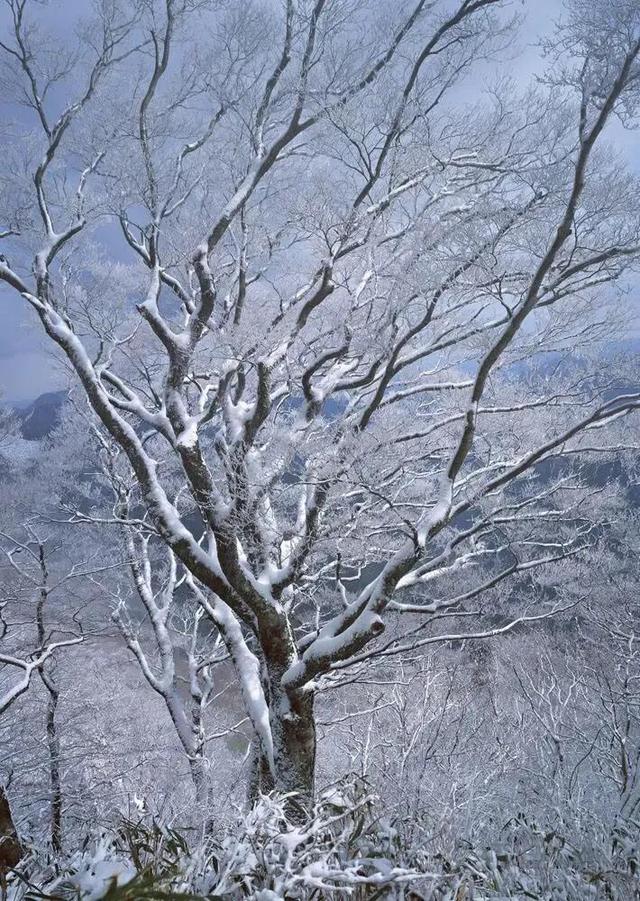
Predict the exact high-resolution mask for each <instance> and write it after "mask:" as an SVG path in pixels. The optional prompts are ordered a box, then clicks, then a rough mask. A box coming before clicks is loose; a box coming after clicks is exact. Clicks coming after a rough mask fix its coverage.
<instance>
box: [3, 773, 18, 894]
mask: <svg viewBox="0 0 640 901" xmlns="http://www.w3.org/2000/svg"><path fill="white" fill-rule="evenodd" d="M23 856H24V851H23V849H22V845H21V844H20V840H19V839H18V833H17V831H16V827H15V825H14V823H13V817H12V816H11V808H10V807H9V800H8V798H7V794H6V792H5V789H4V786H2V785H0V898H2V899H5V898H6V897H7V876H8V875H9V873H10V872H11V870H12V869H13V868H14V867H16V866H17V865H18V864H19V863H20V861H21V860H22V858H23Z"/></svg>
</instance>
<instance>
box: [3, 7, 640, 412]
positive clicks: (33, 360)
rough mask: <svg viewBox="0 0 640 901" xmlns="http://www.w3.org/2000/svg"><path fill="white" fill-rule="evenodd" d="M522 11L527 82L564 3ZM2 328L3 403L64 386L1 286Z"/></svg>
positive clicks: (520, 55) (629, 145) (69, 15)
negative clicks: (542, 42)
mask: <svg viewBox="0 0 640 901" xmlns="http://www.w3.org/2000/svg"><path fill="white" fill-rule="evenodd" d="M237 2H242V0H237ZM389 2H394V0H389ZM612 2H614V0H612ZM514 7H515V8H516V9H518V10H519V9H520V8H521V7H520V4H519V3H517V2H514ZM51 8H53V10H55V15H56V20H57V22H58V24H62V25H63V26H64V24H65V23H66V22H71V21H73V19H74V18H75V17H76V16H77V15H78V14H82V13H84V12H86V9H87V3H86V0H57V2H55V0H54V2H52V3H50V4H49V10H48V12H47V15H50V14H51V11H52V9H51ZM522 8H524V10H525V21H524V24H523V28H522V32H521V35H520V44H519V46H518V47H517V52H516V53H515V55H514V59H513V60H512V61H511V62H510V63H509V64H508V66H507V68H508V69H509V71H510V74H511V75H512V76H515V77H516V78H517V79H518V80H522V81H523V82H526V81H527V80H528V79H529V78H530V77H531V75H532V74H533V73H534V72H535V71H536V70H539V69H540V67H541V62H540V58H539V54H538V50H537V47H536V44H537V42H538V40H539V38H540V36H541V35H542V34H544V33H545V32H546V31H548V30H549V28H550V27H551V25H552V24H553V21H554V19H555V18H556V17H557V16H558V15H559V13H560V12H561V9H562V0H525V2H524V4H523V7H522ZM4 26H5V22H3V21H2V19H0V29H3V28H4ZM0 115H2V110H1V108H0ZM616 140H617V141H618V140H619V142H620V144H621V146H622V147H623V148H624V150H625V152H626V154H627V155H628V158H629V161H630V162H631V164H632V165H636V166H637V165H640V137H639V136H638V133H636V132H634V133H629V132H627V133H618V132H617V133H616ZM1 224H2V223H0V225H1ZM0 326H1V327H0V396H1V397H2V398H3V399H4V400H5V401H9V402H21V401H25V400H30V399H32V398H34V397H37V396H38V395H39V394H42V393H43V392H45V391H53V390H56V389H58V388H60V387H62V386H63V385H64V382H65V377H64V375H63V373H62V370H61V368H60V366H59V365H57V364H56V362H55V355H54V352H53V351H52V349H51V344H50V342H48V341H46V340H45V339H44V338H43V337H42V335H41V332H40V327H39V324H38V322H37V321H36V318H35V315H34V314H33V313H32V312H31V311H30V310H29V309H27V307H26V305H25V304H24V302H22V301H21V300H20V298H19V297H18V296H17V295H15V294H13V293H11V292H9V291H8V290H7V289H6V288H4V287H1V286H0Z"/></svg>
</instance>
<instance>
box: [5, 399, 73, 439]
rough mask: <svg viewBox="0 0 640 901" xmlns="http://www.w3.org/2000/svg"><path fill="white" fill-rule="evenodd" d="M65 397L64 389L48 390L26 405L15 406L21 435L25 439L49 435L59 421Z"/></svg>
mask: <svg viewBox="0 0 640 901" xmlns="http://www.w3.org/2000/svg"><path fill="white" fill-rule="evenodd" d="M66 399H67V392H66V391H50V392H48V393H47V394H41V395H40V397H37V398H36V399H35V400H34V401H32V402H31V403H29V404H27V406H23V407H17V408H16V411H15V412H16V415H17V416H18V419H19V420H20V433H21V435H22V437H23V438H24V439H25V440H27V441H38V440H39V439H40V438H46V437H47V435H50V434H51V432H52V431H53V430H54V429H55V427H56V426H57V425H58V424H59V422H60V415H61V412H62V408H63V406H64V404H65V401H66Z"/></svg>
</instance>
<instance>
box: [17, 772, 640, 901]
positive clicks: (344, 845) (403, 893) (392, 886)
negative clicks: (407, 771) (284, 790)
mask: <svg viewBox="0 0 640 901" xmlns="http://www.w3.org/2000/svg"><path fill="white" fill-rule="evenodd" d="M379 810H380V805H379V804H378V802H377V801H376V798H375V797H374V795H373V794H372V792H371V791H370V787H369V785H368V783H367V782H366V781H364V780H362V779H356V778H353V777H351V778H348V779H345V780H342V781H341V782H340V783H338V784H336V785H334V786H332V787H331V788H329V789H328V790H326V791H325V792H323V793H322V794H321V795H320V797H319V798H318V800H317V802H316V804H315V807H314V809H313V811H312V813H311V815H310V816H309V817H308V818H307V819H306V820H305V821H304V822H300V821H299V816H298V815H297V814H296V812H295V808H292V797H291V796H290V795H283V794H276V793H272V794H269V795H265V796H263V797H262V798H260V800H259V801H258V803H256V804H255V805H254V807H253V808H252V809H251V810H250V811H249V812H248V813H246V814H245V815H242V814H241V813H240V812H238V814H237V817H236V821H235V823H234V824H233V825H232V827H231V828H226V829H224V830H223V831H222V832H221V834H216V832H215V830H214V826H213V824H210V826H209V829H210V831H209V833H208V834H207V835H204V836H202V837H201V838H200V840H197V841H193V842H192V843H191V844H189V843H188V842H187V841H186V839H185V838H184V836H183V835H182V834H181V833H180V832H179V831H176V830H174V829H171V828H169V827H167V826H166V825H162V824H160V823H158V822H155V821H153V820H151V821H149V820H146V819H142V820H140V821H138V822H129V821H126V822H123V823H122V824H121V825H120V827H119V828H118V829H117V830H114V831H113V832H110V833H104V832H103V833H102V834H100V835H98V836H96V837H94V838H93V839H91V840H87V842H86V843H85V846H84V847H83V848H82V849H80V850H78V851H76V852H75V853H74V854H72V855H70V856H69V857H68V858H67V859H66V860H58V861H57V862H56V864H55V869H54V868H53V867H52V866H51V865H47V866H45V865H43V864H42V862H41V861H39V860H38V858H37V856H36V855H33V856H32V858H31V860H30V861H28V862H27V864H26V866H25V867H24V868H23V871H22V873H23V877H24V881H18V882H14V884H13V888H12V892H13V894H10V896H9V897H10V899H11V901H35V899H45V898H47V899H60V901H72V899H73V901H99V899H107V901H138V899H140V901H142V899H149V901H151V899H156V901H170V899H173V901H180V899H182V901H205V899H216V898H218V899H228V901H239V899H242V898H252V899H256V901H285V899H286V901H289V899H291V901H307V899H309V901H310V899H314V901H319V899H323V898H335V897H349V898H353V899H358V901H360V899H368V898H372V899H373V898H394V899H395V898H397V899H400V898H412V899H423V901H506V899H518V901H522V899H534V901H599V899H606V901H640V883H639V882H638V860H639V854H638V835H637V830H635V831H634V830H633V829H632V828H631V827H629V826H628V825H627V826H623V825H618V826H617V827H616V828H615V829H614V830H611V829H608V828H606V827H604V826H600V827H599V826H598V824H597V823H596V822H595V821H594V822H591V823H590V825H589V826H584V827H582V828H581V827H580V826H579V825H578V823H577V820H576V822H575V823H574V824H573V826H572V824H571V823H570V822H569V821H568V820H567V818H566V817H565V818H559V820H558V822H555V823H542V822H539V821H537V820H536V819H535V818H534V817H533V816H527V815H525V814H519V815H517V816H516V817H514V818H512V819H511V820H509V821H508V822H507V823H506V824H505V825H504V827H503V828H502V829H501V830H500V831H499V833H498V839H494V840H493V841H492V842H490V840H489V839H488V841H487V844H486V845H483V844H482V842H481V841H479V840H476V841H475V842H471V841H465V840H464V839H463V838H460V839H459V840H458V841H457V843H456V847H455V849H454V850H453V851H452V853H451V854H443V853H442V852H435V851H434V850H433V849H429V848H428V847H425V846H424V845H415V846H408V845H407V844H405V843H403V840H402V839H401V834H402V833H401V832H400V831H398V830H396V828H395V826H394V824H393V823H392V822H388V821H386V820H385V819H383V818H381V817H380V816H379ZM292 813H293V815H292ZM487 835H488V833H487ZM494 835H495V833H494ZM27 880H28V882H27Z"/></svg>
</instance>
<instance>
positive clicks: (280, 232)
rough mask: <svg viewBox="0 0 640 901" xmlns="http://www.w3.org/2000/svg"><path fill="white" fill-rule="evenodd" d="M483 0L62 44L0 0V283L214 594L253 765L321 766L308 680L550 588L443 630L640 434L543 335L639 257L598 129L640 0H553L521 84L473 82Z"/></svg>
mask: <svg viewBox="0 0 640 901" xmlns="http://www.w3.org/2000/svg"><path fill="white" fill-rule="evenodd" d="M506 6H507V4H506V3H503V2H501V0H457V2H455V3H449V2H445V0H443V2H427V0H417V2H414V3H413V4H409V3H402V4H379V3H377V2H373V0H359V2H346V0H340V2H337V3H333V2H332V3H330V4H329V3H326V2H325V0H314V2H311V0H308V2H303V3H298V4H296V3H293V2H292V0H286V2H285V3H283V4H282V5H280V6H278V7H277V8H272V7H270V6H265V5H262V4H261V3H257V2H256V3H248V4H242V5H241V7H239V6H237V5H233V4H232V5H231V7H230V8H229V9H228V10H226V11H225V10H224V9H223V10H222V11H221V10H220V9H218V8H217V6H215V5H213V4H211V5H210V4H208V3H206V2H202V3H193V2H188V0H164V2H159V0H158V2H154V3H140V4H135V3H133V4H131V5H128V4H126V3H124V2H123V3H116V4H111V3H109V4H107V3H104V4H101V5H100V7H99V14H98V18H97V20H96V22H95V23H94V24H93V26H92V30H91V31H89V32H85V40H84V43H83V48H84V52H83V54H81V55H80V56H79V57H78V58H75V57H74V56H73V54H67V55H65V53H63V52H60V54H57V56H56V58H57V59H60V60H62V61H63V62H62V63H60V65H59V66H57V65H56V64H53V63H52V62H51V58H50V56H49V54H48V53H46V52H45V48H46V47H48V46H51V45H50V44H49V40H54V39H53V38H51V39H45V38H44V36H43V34H41V33H40V32H39V31H38V29H37V28H36V27H35V24H34V20H33V19H32V18H30V16H31V15H32V13H33V10H32V9H31V4H30V3H29V2H28V0H7V7H8V11H9V13H10V18H11V21H12V29H13V33H12V35H11V36H10V37H7V38H6V40H4V39H3V41H2V46H1V49H2V51H3V60H4V65H5V67H6V68H5V73H4V80H5V83H6V85H7V86H13V87H14V88H15V89H16V90H15V93H14V96H15V97H16V100H17V101H18V102H21V103H22V104H23V105H24V104H26V106H27V107H28V108H29V110H30V112H31V114H32V119H33V120H34V123H35V125H34V128H35V130H34V131H33V132H29V131H28V128H27V126H26V125H25V126H21V127H20V128H18V129H17V135H18V137H17V139H16V141H15V142H13V141H12V140H11V138H10V137H9V138H8V139H7V143H8V149H7V157H6V158H7V159H11V158H12V157H16V156H17V157H18V158H19V159H20V166H19V170H20V171H22V172H25V173H29V174H28V176H25V179H24V180H21V179H17V181H16V184H15V185H14V186H13V188H12V190H11V192H9V194H8V199H7V201H6V202H5V207H4V208H3V209H2V210H1V211H0V212H1V213H2V215H3V217H4V218H5V219H6V223H7V225H6V228H5V231H6V233H7V237H6V238H5V241H6V242H7V247H8V252H9V255H10V256H11V258H12V260H13V263H9V261H8V259H7V257H6V256H4V257H2V258H1V260H0V279H2V280H3V281H4V282H5V283H6V284H7V285H8V286H9V287H10V288H12V289H13V291H14V294H15V296H16V297H20V298H22V300H23V301H25V302H26V303H28V304H29V305H30V306H31V308H32V309H33V310H34V312H35V314H36V315H37V316H38V318H39V320H40V322H41V323H42V326H43V328H44V330H45V332H46V334H47V335H48V336H49V337H50V339H51V340H52V341H53V342H55V344H57V346H58V347H59V348H60V349H61V351H62V352H63V354H64V355H65V358H66V360H67V362H68V364H69V367H70V369H71V370H72V371H73V372H74V373H75V375H76V377H77V379H79V381H80V383H81V385H82V387H83V389H84V391H85V393H86V397H87V400H88V402H89V404H90V407H91V409H92V410H93V412H94V414H95V416H96V418H97V420H98V422H99V423H100V427H101V428H102V430H103V433H104V435H105V440H108V441H111V442H113V444H114V445H115V446H116V447H117V448H119V449H120V451H121V459H120V461H119V465H122V466H123V468H124V469H125V470H126V472H127V477H128V478H129V477H131V476H133V479H134V491H133V493H132V496H131V498H130V509H131V510H132V511H135V515H136V516H137V517H138V520H139V523H138V525H139V524H140V523H143V524H144V528H145V529H152V530H153V532H154V535H155V537H156V539H157V540H160V541H162V542H163V543H164V544H165V545H166V547H167V549H168V552H169V553H170V558H169V559H170V566H171V567H173V566H174V563H173V562H171V561H175V564H176V566H178V567H180V568H181V575H180V576H179V578H184V580H185V582H186V584H188V585H189V587H190V588H191V590H192V591H193V592H195V593H196V594H198V596H199V598H200V602H201V604H202V606H203V608H204V609H207V610H208V611H209V613H210V616H211V618H212V619H213V620H214V622H215V623H216V624H217V625H218V628H219V629H220V633H221V635H222V638H223V641H225V643H226V645H227V648H228V651H229V653H230V655H231V656H232V658H233V659H234V661H236V662H237V671H238V678H239V680H240V683H241V685H242V687H243V693H244V696H245V698H246V699H247V701H248V704H249V711H250V718H251V721H252V723H253V725H254V727H255V729H256V747H257V749H258V754H257V757H258V770H259V771H260V776H261V785H262V787H266V786H268V785H272V784H275V785H277V786H278V787H280V788H283V789H287V790H290V789H295V790H297V791H300V792H302V794H303V795H306V796H309V795H311V794H312V792H313V776H314V764H315V744H316V737H315V720H314V696H315V691H316V688H317V686H318V684H319V683H322V681H323V680H326V679H327V678H332V677H333V676H335V675H336V674H337V673H340V672H341V671H344V670H345V669H347V668H353V667H354V666H362V665H364V664H366V661H367V660H368V659H369V658H370V655H371V654H378V655H380V654H383V655H394V654H402V653H404V651H405V650H406V649H412V650H417V649H418V648H421V647H424V646H425V645H428V644H430V643H433V642H435V641H438V642H442V641H447V640H453V639H456V638H459V637H464V636H465V635H472V636H475V637H477V638H483V637H489V636H493V635H499V634H502V633H504V632H506V631H509V630H512V629H513V628H515V627H516V626H517V625H518V624H519V623H523V622H527V621H531V620H535V619H540V618H543V617H546V616H549V615H550V614H551V613H552V612H554V611H556V610H557V609H558V608H561V607H562V606H563V604H562V599H560V602H559V603H554V602H553V599H551V600H547V601H546V602H544V601H543V603H542V605H539V604H538V605H537V607H536V609H530V607H528V606H527V605H526V603H525V604H524V605H521V606H520V608H519V609H518V611H517V612H514V611H513V609H512V607H507V605H506V604H505V605H504V608H503V609H502V611H501V612H502V613H503V614H505V615H504V618H503V619H502V620H501V621H500V622H496V621H491V622H481V623H480V624H479V625H477V628H476V627H474V628H472V629H468V628H467V627H466V626H465V623H466V617H468V616H469V615H472V614H473V613H474V612H476V611H477V612H479V613H483V612H486V609H485V610H483V608H482V599H483V598H490V599H495V598H496V596H497V593H498V586H501V587H502V588H504V586H506V584H507V580H509V579H513V577H516V578H520V579H526V578H532V577H533V576H532V574H533V573H534V572H536V571H538V570H541V571H543V570H544V567H546V566H547V565H550V564H551V563H553V562H554V561H556V560H558V559H565V558H566V557H567V556H571V555H574V554H578V553H580V552H581V551H583V550H584V549H585V548H587V547H588V546H589V545H590V543H591V540H592V537H593V533H594V529H595V527H596V525H597V524H596V523H594V522H593V520H589V519H588V518H587V519H585V517H583V516H582V512H581V508H580V501H579V500H578V498H579V496H580V492H581V491H583V490H585V478H586V474H585V471H584V469H582V468H581V467H580V465H579V461H580V460H582V459H584V458H585V457H586V458H588V457H593V456H594V455H612V454H616V453H619V451H620V449H621V448H623V447H624V446H629V447H631V448H634V447H635V441H634V439H633V438H631V437H629V435H628V425H627V422H626V417H627V414H629V413H631V412H632V411H633V410H635V409H637V408H638V407H639V406H640V396H639V395H638V394H636V393H626V392H621V391H616V390H613V391H611V383H610V382H609V381H608V378H607V376H606V374H603V373H602V364H601V361H599V360H598V361H596V363H595V365H594V367H593V368H592V369H589V368H588V367H587V371H585V372H576V371H575V370H573V371H571V370H567V367H562V366H556V368H555V369H554V368H553V367H551V366H549V365H546V364H545V360H548V359H549V355H552V356H551V359H553V355H560V356H561V355H562V354H563V353H566V352H567V351H569V352H575V351H576V349H580V350H581V352H582V353H583V354H584V356H585V358H588V356H589V353H590V351H591V349H592V348H593V347H594V346H595V345H596V344H597V342H598V341H599V340H600V339H603V338H605V337H607V336H608V335H609V334H610V332H611V328H612V323H614V322H615V317H616V316H617V315H618V313H617V307H616V302H615V301H616V292H615V285H616V283H621V284H622V283H623V282H622V280H623V277H624V276H625V274H626V273H627V272H628V271H629V269H630V267H632V266H633V265H635V264H636V262H637V259H638V255H639V244H640V241H639V233H640V224H639V221H638V205H637V198H638V184H637V181H636V180H635V179H634V178H633V177H632V176H631V175H629V174H628V173H626V172H624V171H623V169H622V167H621V165H620V163H619V161H618V160H613V161H609V160H607V159H606V154H605V153H604V151H603V150H602V149H601V148H602V147H603V146H604V145H603V143H602V142H603V140H604V139H605V138H606V131H607V129H608V127H609V126H610V124H611V123H612V122H614V121H615V120H616V117H618V118H622V119H623V120H625V121H634V117H635V113H636V108H637V99H638V78H639V74H640V65H639V54H640V31H639V29H640V18H639V13H638V9H637V4H635V3H633V2H623V3H618V4H615V7H612V6H611V5H610V4H608V3H606V2H604V0H602V2H596V3H592V2H590V3H586V2H582V0H576V2H572V3H569V5H568V10H567V17H566V21H565V23H564V24H563V25H562V26H561V27H560V29H559V31H558V33H557V35H556V38H555V40H554V41H553V42H552V43H551V44H550V46H549V48H548V49H549V54H550V57H551V65H550V70H549V78H548V85H547V87H546V88H544V87H540V88H538V89H536V90H531V91H529V92H527V93H525V94H524V95H523V96H521V97H517V96H515V95H516V92H515V89H514V88H513V86H510V85H508V86H506V87H505V86H503V87H502V88H500V87H499V88H498V89H496V90H495V91H493V92H490V93H489V95H488V97H487V99H486V102H485V103H484V104H483V105H482V106H481V108H480V109H478V110H475V111H473V110H469V109H468V108H466V107H465V105H464V103H463V102H462V101H461V100H460V96H461V94H463V89H464V85H465V79H467V78H468V76H469V73H470V72H471V71H472V67H473V66H474V64H476V63H478V62H481V61H484V60H486V59H487V58H491V57H493V56H495V54H498V53H499V52H500V50H501V49H503V48H504V47H505V46H506V45H507V44H508V42H509V40H510V39H511V38H510V36H511V31H510V27H511V24H512V23H510V22H508V21H507V17H506V15H505V12H506V9H505V8H506ZM187 46H188V47H189V50H188V51H187V50H186V47H187ZM193 48H195V50H194V49H193ZM605 48H606V53H605V52H603V50H604V49H605ZM54 85H55V86H56V92H57V93H58V94H60V92H61V91H62V89H63V88H64V89H65V91H66V96H67V97H68V101H67V103H66V105H63V107H62V112H60V111H59V110H60V104H59V103H56V102H54V99H53V94H52V90H53V86H54ZM138 85H140V89H139V90H138V89H137V86H138ZM27 133H28V134H29V142H28V144H29V147H30V148H33V150H31V149H29V150H28V151H24V150H23V148H24V147H25V146H26V143H27V142H26V141H25V137H26V135H27ZM32 156H33V159H32ZM29 179H31V181H29ZM72 185H74V187H72ZM104 223H108V224H109V228H110V232H109V237H108V238H104V239H101V237H100V232H99V230H97V228H94V226H95V227H97V226H98V225H102V224H104ZM114 224H117V226H118V227H119V229H120V232H121V235H122V238H123V239H124V242H125V244H126V246H127V247H128V248H129V249H130V251H131V252H132V254H133V258H134V262H133V263H132V265H131V266H130V267H128V268H127V267H125V266H123V264H122V263H121V262H120V261H119V260H120V257H119V256H116V251H115V250H112V248H113V245H114V241H115V236H114V231H113V226H114ZM3 228H4V226H3ZM16 231H19V232H20V234H19V235H16V234H15V232H16ZM96 242H98V245H100V244H101V245H102V246H101V247H99V248H98V249H96ZM9 247H11V249H10V250H9ZM14 251H15V253H14ZM117 253H118V254H119V251H117ZM110 254H111V256H112V259H111V260H109V256H110ZM30 267H31V271H29V269H30ZM134 300H135V303H136V310H135V311H133V312H132V310H131V307H132V305H133V304H132V302H133V301H134ZM132 320H133V321H132ZM623 321H624V320H623ZM545 355H547V356H546V357H545ZM522 368H524V369H525V374H524V375H523V374H522ZM614 388H615V382H614ZM609 423H611V425H612V428H613V429H614V437H613V439H608V438H606V437H605V435H606V433H605V432H604V431H603V428H602V427H603V426H606V425H608V424H609ZM574 461H576V462H574ZM138 511H139V512H138ZM94 512H95V513H96V514H97V511H94ZM82 515H83V516H84V515H86V513H83V514H82ZM94 518H96V519H98V518H99V516H97V515H96V516H95V517H94ZM107 519H109V517H107ZM116 520H117V517H116ZM110 521H111V522H113V517H111V518H110ZM120 524H122V523H120ZM125 525H127V524H126V523H125ZM129 525H131V523H129ZM133 525H134V526H135V525H136V523H133ZM354 575H359V577H358V578H355V579H354V578H353V577H354ZM350 586H351V589H353V590H351V589H350ZM147 587H148V586H147ZM528 596H529V597H532V598H533V599H534V601H533V603H536V602H535V598H537V597H540V596H542V597H544V595H541V594H539V593H536V592H533V593H531V594H528ZM505 600H506V598H505ZM154 603H155V602H154ZM470 604H473V606H471V607H469V605H470ZM476 605H479V606H476ZM156 606H157V605H156ZM523 606H524V609H523ZM493 612H500V611H493ZM443 616H450V617H451V618H452V619H453V623H454V625H453V627H452V630H451V631H447V630H440V629H439V628H438V627H439V625H440V624H441V623H442V622H443V619H442V617H443ZM456 617H457V618H456ZM444 622H445V623H446V622H448V620H446V619H445V620H444ZM434 623H437V626H436V627H435V628H434ZM388 628H390V631H388V632H387V636H386V638H385V641H384V642H383V643H381V641H380V639H381V636H382V633H383V632H385V630H386V629H388ZM38 665H40V664H38Z"/></svg>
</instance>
